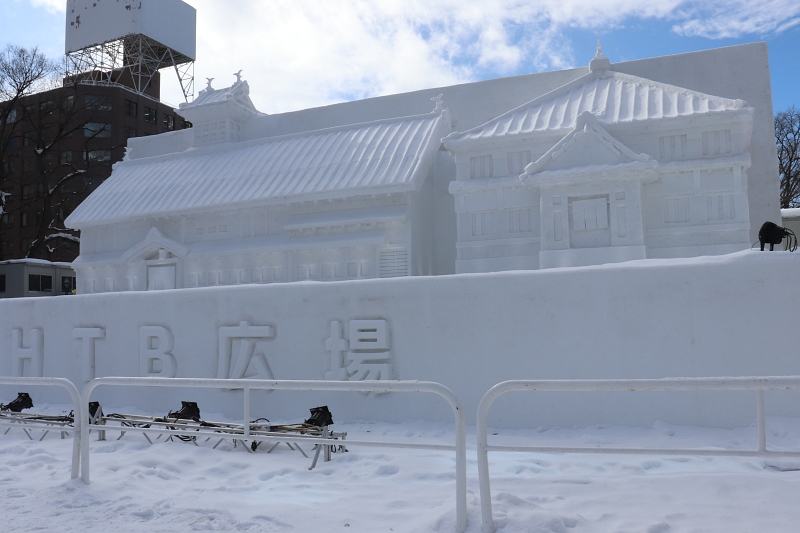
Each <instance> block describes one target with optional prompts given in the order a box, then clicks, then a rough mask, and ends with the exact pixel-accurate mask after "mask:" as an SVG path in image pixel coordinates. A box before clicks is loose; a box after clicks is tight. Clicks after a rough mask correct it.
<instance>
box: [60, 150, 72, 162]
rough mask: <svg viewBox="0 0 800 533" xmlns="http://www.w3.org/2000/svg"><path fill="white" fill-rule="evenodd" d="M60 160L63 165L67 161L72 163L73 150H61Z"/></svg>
mask: <svg viewBox="0 0 800 533" xmlns="http://www.w3.org/2000/svg"><path fill="white" fill-rule="evenodd" d="M58 161H59V163H61V164H62V165H66V164H67V163H72V152H70V151H66V152H61V156H60V157H59V159H58Z"/></svg>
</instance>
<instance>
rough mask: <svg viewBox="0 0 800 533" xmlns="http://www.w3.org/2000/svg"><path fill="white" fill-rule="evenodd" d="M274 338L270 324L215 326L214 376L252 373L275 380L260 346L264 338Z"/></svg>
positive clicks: (241, 376) (220, 377)
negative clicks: (217, 329)
mask: <svg viewBox="0 0 800 533" xmlns="http://www.w3.org/2000/svg"><path fill="white" fill-rule="evenodd" d="M274 338H275V330H274V329H273V327H272V326H251V325H250V323H248V322H246V321H242V322H240V323H239V325H238V326H234V327H222V328H219V368H218V371H217V378H219V379H241V378H245V377H251V376H253V375H256V376H258V378H260V379H275V376H274V375H273V374H272V370H271V369H270V368H269V363H268V362H267V356H266V354H264V352H263V348H261V344H263V342H264V341H267V340H270V339H274ZM234 355H235V357H234ZM248 370H250V372H248Z"/></svg>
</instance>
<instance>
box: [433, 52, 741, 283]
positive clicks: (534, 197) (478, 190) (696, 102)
mask: <svg viewBox="0 0 800 533" xmlns="http://www.w3.org/2000/svg"><path fill="white" fill-rule="evenodd" d="M752 124H753V108H751V107H748V106H747V104H746V103H745V102H743V101H742V100H730V99H726V98H720V97H716V96H711V95H707V94H702V93H699V92H696V91H691V90H688V89H683V88H680V87H675V86H671V85H667V84H664V83H658V82H654V81H651V80H647V79H644V78H640V77H635V76H631V75H627V74H622V73H618V72H614V71H613V70H611V63H610V62H609V61H608V59H607V58H606V57H604V56H603V54H602V48H601V47H600V43H599V41H598V45H597V54H596V56H595V58H594V59H592V61H591V62H590V64H589V72H588V73H587V74H586V75H584V76H581V77H580V78H577V79H576V80H574V81H572V82H570V83H568V84H566V85H564V86H562V87H560V88H558V89H556V90H554V91H552V92H550V93H548V94H545V95H543V96H541V97H539V98H536V99H535V100H533V101H531V102H528V103H527V104H524V105H522V106H520V107H518V108H516V109H513V110H511V111H509V112H508V113H505V114H504V115H501V116H500V117H498V118H496V119H494V120H492V121H490V122H488V123H486V124H484V125H482V126H479V127H477V128H474V129H471V130H469V131H466V132H462V133H452V134H450V135H449V136H447V137H446V138H445V139H444V144H445V146H446V147H447V149H448V150H450V151H451V152H452V153H453V154H455V159H456V172H457V180H456V181H454V182H452V183H451V184H450V192H451V194H453V195H454V196H455V199H456V212H457V217H458V259H457V265H456V271H457V272H487V271H497V270H511V269H519V268H522V269H536V268H549V267H558V266H582V265H592V264H601V263H609V262H618V261H627V260H631V259H645V258H651V257H689V256H697V255H714V254H723V253H729V252H734V251H738V250H742V249H745V248H747V247H749V245H750V243H749V230H750V221H749V211H748V199H747V175H746V171H747V169H748V168H749V167H750V154H749V153H748V149H749V146H750V137H751V133H752Z"/></svg>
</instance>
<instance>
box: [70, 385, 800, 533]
mask: <svg viewBox="0 0 800 533" xmlns="http://www.w3.org/2000/svg"><path fill="white" fill-rule="evenodd" d="M776 389H800V376H787V377H719V378H667V379H585V380H541V381H534V380H512V381H503V382H502V383H498V384H497V385H495V386H494V387H492V388H491V389H489V390H488V391H487V392H486V394H484V395H483V398H482V399H481V402H480V404H479V405H478V414H477V420H476V428H475V429H476V433H477V434H476V439H477V444H478V482H479V484H480V495H481V519H482V525H481V528H482V531H483V533H494V521H493V519H492V493H491V488H490V486H489V453H488V452H490V451H493V452H495V451H497V452H499V451H503V452H537V453H595V454H601V453H602V454H638V455H706V456H736V457H774V456H780V457H787V456H788V457H800V452H797V451H794V452H793V451H769V450H767V434H766V425H765V421H764V391H765V390H776ZM700 390H707V391H736V390H740V391H743V390H752V391H756V413H757V425H758V449H757V450H741V451H739V450H708V449H706V450H702V449H674V448H581V447H565V446H489V444H488V438H489V437H488V422H487V421H488V416H489V408H490V407H491V406H492V403H493V402H494V401H495V400H496V399H497V398H498V397H499V396H501V395H503V394H505V393H507V392H512V391H540V392H541V391H547V392H600V391H605V392H613V391H700ZM84 403H85V402H84Z"/></svg>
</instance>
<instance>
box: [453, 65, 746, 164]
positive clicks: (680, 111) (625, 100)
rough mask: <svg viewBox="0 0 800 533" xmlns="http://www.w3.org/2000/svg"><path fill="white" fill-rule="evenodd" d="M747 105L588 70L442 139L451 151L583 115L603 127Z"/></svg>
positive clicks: (562, 126) (567, 123)
mask: <svg viewBox="0 0 800 533" xmlns="http://www.w3.org/2000/svg"><path fill="white" fill-rule="evenodd" d="M746 107H747V103H746V102H744V101H743V100H732V99H729V98H720V97H717V96H711V95H708V94H703V93H700V92H697V91H692V90H689V89H684V88H682V87H676V86H674V85H668V84H666V83H660V82H656V81H652V80H648V79H645V78H640V77H638V76H631V75H629V74H623V73H620V72H613V71H611V70H605V69H599V70H595V71H591V72H589V73H588V74H585V75H583V76H581V77H579V78H577V79H575V80H573V81H572V82H570V83H567V84H566V85H563V86H561V87H559V88H558V89H555V90H553V91H551V92H549V93H547V94H544V95H542V96H540V97H539V98H536V99H534V100H531V101H530V102H528V103H526V104H523V105H521V106H519V107H517V108H516V109H512V110H511V111H509V112H507V113H505V114H503V115H501V116H499V117H497V118H495V119H493V120H490V121H489V122H487V123H485V124H483V125H482V126H478V127H477V128H473V129H471V130H468V131H466V132H454V133H452V134H450V135H449V136H447V137H446V138H445V139H444V143H445V146H446V147H447V148H448V149H449V148H451V147H453V146H456V145H458V144H463V143H467V144H468V143H471V142H476V141H482V140H486V139H496V138H508V137H516V136H521V137H525V136H528V135H530V134H534V133H541V132H547V131H552V132H554V133H555V132H561V133H564V132H565V131H566V130H569V129H572V128H574V127H575V124H576V121H577V118H578V116H579V115H580V114H581V113H584V112H586V111H588V112H590V113H592V114H594V115H595V116H596V117H597V120H598V122H600V123H601V124H603V125H606V126H607V125H610V124H617V123H633V122H637V121H646V120H657V119H664V118H674V117H689V116H693V115H705V114H709V113H719V112H725V111H737V110H743V109H745V108H746Z"/></svg>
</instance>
